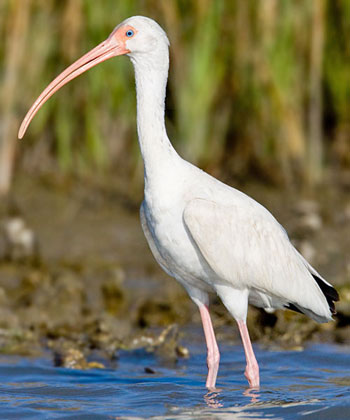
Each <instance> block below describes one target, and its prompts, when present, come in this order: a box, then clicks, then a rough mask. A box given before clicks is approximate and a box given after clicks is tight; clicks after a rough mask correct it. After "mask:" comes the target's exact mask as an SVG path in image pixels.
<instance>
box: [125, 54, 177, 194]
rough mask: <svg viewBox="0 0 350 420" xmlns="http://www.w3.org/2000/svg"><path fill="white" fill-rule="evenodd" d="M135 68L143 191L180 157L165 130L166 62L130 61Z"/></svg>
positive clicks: (166, 58) (166, 60)
mask: <svg viewBox="0 0 350 420" xmlns="http://www.w3.org/2000/svg"><path fill="white" fill-rule="evenodd" d="M132 62H133V64H134V68H135V78H136V96H137V131H138V139H139V144H140V149H141V154H142V158H143V162H144V175H145V188H147V186H149V184H152V183H153V184H154V183H157V182H159V180H160V179H161V178H162V176H164V170H169V166H174V164H173V163H172V161H173V160H176V159H178V158H179V156H178V154H177V153H176V151H175V149H174V148H173V146H172V144H171V143H170V140H169V138H168V136H167V132H166V128H165V120H164V113H165V93H166V84H167V78H168V67H169V60H168V56H167V55H166V56H165V59H164V61H163V62H158V63H157V65H155V62H154V61H149V62H147V61H145V58H144V57H142V60H137V58H136V59H135V58H134V59H132Z"/></svg>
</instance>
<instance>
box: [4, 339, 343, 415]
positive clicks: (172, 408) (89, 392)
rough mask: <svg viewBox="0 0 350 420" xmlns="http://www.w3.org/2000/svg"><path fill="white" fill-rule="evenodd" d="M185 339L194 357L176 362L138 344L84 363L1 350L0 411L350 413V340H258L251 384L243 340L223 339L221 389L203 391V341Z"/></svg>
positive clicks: (219, 384) (77, 412) (14, 412)
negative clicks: (111, 359)
mask: <svg viewBox="0 0 350 420" xmlns="http://www.w3.org/2000/svg"><path fill="white" fill-rule="evenodd" d="M184 344H185V345H188V347H189V349H190V352H191V357H190V358H189V359H181V360H179V361H178V362H177V363H176V364H175V363H173V364H172V363H170V362H166V361H164V360H161V359H159V358H157V357H156V356H155V355H154V354H152V353H147V352H146V351H144V350H138V351H134V352H121V353H120V354H119V359H118V361H117V363H116V366H115V368H114V369H104V370H89V371H79V370H69V369H64V368H55V367H52V362H51V361H50V360H45V359H39V360H38V359H28V358H20V357H5V356H1V357H0V418H1V419H94V420H95V419H96V420H99V419H116V418H118V419H119V418H122V419H124V418H150V417H152V418H153V417H154V418H157V419H158V418H159V419H190V418H195V419H241V420H242V419H263V418H269V419H293V420H294V419H299V418H300V419H308V420H309V419H317V420H322V419H327V420H328V419H332V420H336V419H342V420H343V419H344V420H345V419H348V418H350V348H349V347H342V346H337V345H326V344H319V345H315V344H313V345H310V346H309V347H307V348H306V350H304V351H302V352H292V351H288V352H285V351H284V352H282V351H269V350H266V349H262V348H259V347H256V353H257V358H258V360H259V362H260V371H261V378H262V386H261V389H260V390H259V391H249V390H248V389H247V384H246V381H245V378H244V376H243V370H244V357H243V351H242V348H241V347H240V346H233V345H228V344H222V343H221V346H220V348H221V353H222V359H221V367H220V372H219V378H218V383H217V385H218V388H220V390H218V391H217V392H215V393H208V392H206V390H205V388H204V383H205V377H206V366H205V348H204V344H202V343H198V344H197V343H195V344H191V343H190V342H184ZM145 367H148V368H150V369H148V370H149V371H150V370H153V371H154V372H155V373H146V372H145Z"/></svg>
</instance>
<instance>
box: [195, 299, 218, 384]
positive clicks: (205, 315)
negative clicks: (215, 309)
mask: <svg viewBox="0 0 350 420" xmlns="http://www.w3.org/2000/svg"><path fill="white" fill-rule="evenodd" d="M199 311H200V314H201V319H202V324H203V330H204V335H205V341H206V343H207V349H208V357H207V365H208V376H207V382H206V387H207V388H208V389H209V390H215V384H216V377H217V375H218V370H219V362H220V353H219V348H218V345H217V342H216V339H215V333H214V329H213V325H212V322H211V319H210V314H209V308H208V306H207V305H201V306H200V307H199Z"/></svg>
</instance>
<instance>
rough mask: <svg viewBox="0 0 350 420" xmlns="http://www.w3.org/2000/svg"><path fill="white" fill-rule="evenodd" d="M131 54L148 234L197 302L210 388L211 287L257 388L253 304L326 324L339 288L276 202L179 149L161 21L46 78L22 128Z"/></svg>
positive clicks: (135, 20) (135, 26)
mask: <svg viewBox="0 0 350 420" xmlns="http://www.w3.org/2000/svg"><path fill="white" fill-rule="evenodd" d="M124 54H125V55H128V56H129V57H130V59H131V61H132V63H133V65H134V69H135V77H136V91H137V129H138V139H139V144H140V148H141V153H142V157H143V161H144V176H145V186H144V193H145V197H144V201H143V203H142V204H141V211H140V215H141V224H142V228H143V231H144V234H145V236H146V239H147V241H148V243H149V246H150V248H151V251H152V253H153V255H154V257H155V259H156V260H157V261H158V263H159V265H160V266H161V267H162V268H163V270H164V271H166V272H167V273H168V274H169V275H170V276H172V277H174V278H175V279H176V280H177V281H179V282H180V283H181V284H182V285H183V286H184V288H185V289H186V290H187V292H188V294H189V296H190V297H191V299H192V300H193V301H194V303H195V304H196V305H197V306H198V307H199V311H200V315H201V319H202V323H203V329H204V334H205V339H206V343H207V348H208V357H207V364H208V376H207V382H206V386H207V387H208V388H209V389H214V388H215V384H216V377H217V373H218V368H219V359H220V354H219V350H218V346H217V343H216V339H215V334H214V330H213V326H212V323H211V319H210V315H209V309H208V305H209V298H208V293H209V292H214V293H217V294H218V296H219V297H220V298H221V300H222V302H223V303H224V305H225V306H226V308H227V309H228V311H229V312H230V313H231V315H232V316H233V317H234V318H235V320H236V321H237V324H238V328H239V331H240V334H241V338H242V342H243V346H244V351H245V356H246V361H247V366H246V370H245V376H246V378H247V379H248V382H249V385H250V387H252V388H255V387H258V386H259V384H260V379H259V366H258V363H257V361H256V358H255V355H254V351H253V348H252V345H251V342H250V338H249V333H248V329H247V326H246V317H247V310H248V303H251V304H253V305H255V306H257V307H260V308H266V309H275V308H280V309H286V308H287V309H292V310H295V311H298V312H302V313H304V314H306V315H308V316H309V317H311V318H312V319H314V320H316V321H318V322H327V321H330V320H331V319H332V314H334V313H335V308H334V301H337V300H338V299H339V298H338V293H337V292H336V290H335V289H334V288H333V287H332V286H331V285H330V284H329V283H328V282H327V281H326V280H324V279H323V278H322V277H321V276H320V274H318V273H317V271H316V270H315V269H314V268H312V267H311V265H310V264H308V262H307V261H306V260H305V259H304V258H303V257H302V256H301V255H300V254H299V253H298V251H297V250H296V249H295V248H294V246H293V245H292V244H291V242H290V241H289V238H288V236H287V233H286V232H285V230H284V229H283V228H282V226H281V225H280V224H279V223H278V222H277V221H276V219H275V218H274V217H273V216H272V215H271V213H269V211H268V210H266V209H265V208H264V207H263V206H262V205H260V204H259V203H257V202H256V201H254V200H253V199H252V198H250V197H248V196H247V195H245V194H244V193H242V192H240V191H238V190H236V189H234V188H231V187H229V186H228V185H225V184H223V183H222V182H220V181H218V180H217V179H215V178H213V177H212V176H210V175H208V174H207V173H205V172H203V171H202V170H200V169H198V168H197V167H196V166H194V165H192V164H191V163H189V162H187V161H185V160H183V159H182V158H181V157H180V156H179V155H178V154H177V153H176V151H175V149H174V148H173V146H172V144H171V143H170V141H169V138H168V136H167V132H166V128H165V122H164V102H165V88H166V83H167V78H168V68H169V41H168V38H167V36H166V34H165V32H164V31H163V30H162V28H161V27H160V26H159V25H158V24H157V23H156V22H155V21H154V20H152V19H149V18H146V17H142V16H135V17H131V18H129V19H126V20H124V21H123V22H122V23H121V24H120V25H118V26H117V27H116V28H115V29H114V31H113V32H112V33H111V35H110V36H109V37H108V38H107V40H106V41H104V42H102V43H101V44H99V45H98V46H97V47H95V48H94V49H92V50H91V51H90V52H88V53H87V54H85V55H84V56H83V57H81V58H80V59H78V60H77V61H76V62H75V63H74V64H72V65H71V66H70V67H68V68H67V69H66V70H64V71H63V72H62V73H61V74H60V75H59V76H58V77H56V79H54V80H53V81H52V82H51V83H50V84H49V85H48V87H47V88H46V89H45V90H44V91H43V92H42V93H41V95H40V96H39V97H38V99H37V100H36V101H35V102H34V104H33V106H32V107H31V109H30V110H29V111H28V113H27V115H26V117H25V118H24V120H23V122H22V125H21V127H20V130H19V134H18V136H19V138H22V137H23V135H24V133H25V131H26V129H27V127H28V125H29V123H30V121H31V120H32V118H33V117H34V115H35V114H36V112H37V111H38V110H39V108H40V107H41V106H42V105H43V104H44V103H45V102H46V100H47V99H48V98H50V97H51V96H52V95H53V94H54V93H55V92H56V91H57V90H58V89H60V88H61V87H62V86H63V85H65V84H66V83H68V82H69V81H70V80H72V79H74V78H75V77H77V76H79V75H80V74H81V73H83V72H85V71H86V70H88V69H90V68H91V67H93V66H95V65H96V64H99V63H101V62H103V61H105V60H107V59H109V58H112V57H115V56H118V55H124ZM195 123H196V122H195V121H193V124H195ZM179 304H180V303H179Z"/></svg>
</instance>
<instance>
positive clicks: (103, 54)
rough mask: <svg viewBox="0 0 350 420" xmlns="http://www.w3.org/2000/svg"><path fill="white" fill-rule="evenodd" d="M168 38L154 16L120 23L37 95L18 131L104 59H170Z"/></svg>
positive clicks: (24, 130)
mask: <svg viewBox="0 0 350 420" xmlns="http://www.w3.org/2000/svg"><path fill="white" fill-rule="evenodd" d="M168 45H169V41H168V38H167V36H166V34H165V32H164V31H163V29H162V28H161V27H160V26H159V25H158V23H156V22H155V21H154V20H152V19H150V18H147V17H143V16H133V17H131V18H128V19H126V20H124V21H123V22H122V23H120V24H119V25H118V26H117V27H116V28H115V29H114V30H113V32H112V33H111V34H110V35H109V37H108V38H107V39H106V40H105V41H103V42H101V44H99V45H97V47H95V48H93V49H92V50H91V51H89V52H88V53H86V54H85V55H83V56H82V57H81V58H79V59H78V60H77V61H75V62H74V63H73V64H71V65H70V66H69V67H68V68H67V69H65V70H64V71H63V72H62V73H61V74H59V75H58V76H57V77H56V78H55V79H54V80H53V81H52V82H51V83H50V84H49V85H48V86H47V87H46V89H44V90H43V92H42V93H41V94H40V95H39V97H38V98H37V99H36V101H35V102H34V104H33V105H32V107H31V108H30V109H29V111H28V112H27V115H26V116H25V117H24V119H23V121H22V124H21V126H20V129H19V132H18V138H20V139H21V138H22V137H23V136H24V134H25V132H26V130H27V128H28V126H29V124H30V122H31V120H32V119H33V118H34V116H35V114H36V113H37V112H38V111H39V109H40V108H41V107H42V106H43V104H44V103H45V102H46V101H47V100H48V99H49V98H50V97H51V96H52V95H53V94H54V93H55V92H57V91H58V90H59V89H60V88H61V87H62V86H64V85H65V84H67V83H68V82H70V81H71V80H73V79H74V78H76V77H77V76H79V75H80V74H82V73H84V72H85V71H87V70H89V69H90V68H92V67H94V66H96V65H97V64H99V63H102V62H103V61H106V60H108V59H110V58H112V57H116V56H118V55H128V56H130V58H131V60H132V61H133V63H134V64H135V63H136V62H137V61H140V60H141V61H142V60H143V61H148V62H152V63H154V65H155V66H156V65H158V64H162V63H159V62H157V59H158V61H159V58H160V57H162V56H164V57H165V58H166V59H165V60H163V62H165V63H166V64H167V62H168V61H167V60H168Z"/></svg>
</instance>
